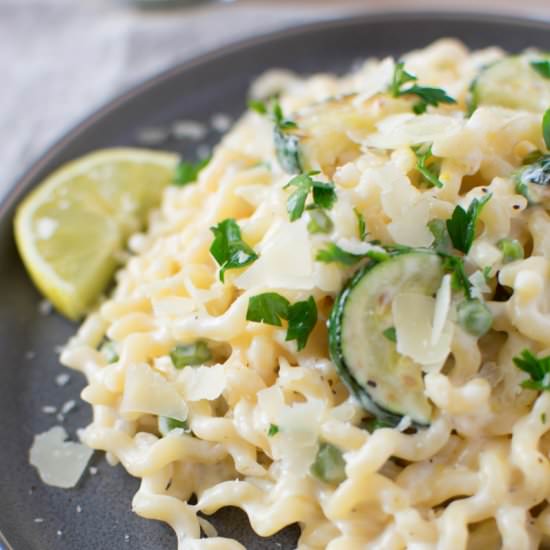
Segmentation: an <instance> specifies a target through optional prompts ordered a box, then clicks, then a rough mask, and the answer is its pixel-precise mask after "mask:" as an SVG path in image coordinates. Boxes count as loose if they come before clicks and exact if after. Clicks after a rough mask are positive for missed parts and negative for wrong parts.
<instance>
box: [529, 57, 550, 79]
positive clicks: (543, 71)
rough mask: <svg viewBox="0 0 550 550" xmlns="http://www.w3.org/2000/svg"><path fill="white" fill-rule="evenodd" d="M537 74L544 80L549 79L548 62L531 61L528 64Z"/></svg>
mask: <svg viewBox="0 0 550 550" xmlns="http://www.w3.org/2000/svg"><path fill="white" fill-rule="evenodd" d="M529 65H531V67H533V69H535V71H537V73H539V74H540V75H541V76H543V77H544V78H550V61H547V60H541V61H531V62H530V63H529Z"/></svg>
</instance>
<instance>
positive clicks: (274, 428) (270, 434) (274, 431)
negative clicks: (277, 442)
mask: <svg viewBox="0 0 550 550" xmlns="http://www.w3.org/2000/svg"><path fill="white" fill-rule="evenodd" d="M278 433H279V426H277V424H270V425H269V428H268V430H267V437H273V436H274V435H277V434H278Z"/></svg>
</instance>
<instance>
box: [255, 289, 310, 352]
mask: <svg viewBox="0 0 550 550" xmlns="http://www.w3.org/2000/svg"><path fill="white" fill-rule="evenodd" d="M246 319H247V321H254V322H256V323H265V324H267V325H273V326H276V327H280V326H281V324H282V323H281V320H282V319H284V320H286V321H288V328H287V332H286V341H287V342H288V341H291V340H296V345H297V346H298V350H301V349H303V348H304V347H305V345H306V343H307V340H308V338H309V335H310V334H311V331H312V330H313V329H314V328H315V325H316V324H317V305H316V304H315V300H314V299H313V296H310V297H309V298H308V299H307V300H304V301H301V302H296V303H294V304H291V303H290V302H289V301H288V300H287V299H286V298H285V297H284V296H281V295H280V294H277V293H276V292H266V293H264V294H257V295H256V296H252V297H251V298H250V300H249V302H248V310H247V312H246Z"/></svg>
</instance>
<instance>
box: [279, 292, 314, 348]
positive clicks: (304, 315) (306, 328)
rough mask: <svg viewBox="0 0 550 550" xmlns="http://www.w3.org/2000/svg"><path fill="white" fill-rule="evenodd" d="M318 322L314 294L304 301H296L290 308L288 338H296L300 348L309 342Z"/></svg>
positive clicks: (289, 339)
mask: <svg viewBox="0 0 550 550" xmlns="http://www.w3.org/2000/svg"><path fill="white" fill-rule="evenodd" d="M316 324H317V305H316V304H315V300H314V299H313V296H310V297H309V298H308V299H307V300H304V301H303V302H296V303H295V304H292V305H291V306H290V307H289V308H288V329H287V331H286V340H287V341H291V340H296V345H297V346H298V350H301V349H303V348H304V347H305V345H306V344H307V339H308V338H309V335H310V334H311V331H312V330H313V329H314V328H315V325H316Z"/></svg>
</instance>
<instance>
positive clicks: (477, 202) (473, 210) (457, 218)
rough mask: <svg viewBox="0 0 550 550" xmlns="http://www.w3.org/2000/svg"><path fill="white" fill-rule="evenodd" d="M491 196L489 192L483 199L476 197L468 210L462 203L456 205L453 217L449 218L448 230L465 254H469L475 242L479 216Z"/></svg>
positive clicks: (455, 243)
mask: <svg viewBox="0 0 550 550" xmlns="http://www.w3.org/2000/svg"><path fill="white" fill-rule="evenodd" d="M491 196H492V195H491V193H488V194H487V195H485V196H484V197H482V198H481V199H474V200H473V201H472V202H471V203H470V206H469V207H468V210H467V211H466V210H464V208H462V206H460V205H459V206H456V207H455V209H454V211H453V215H452V216H451V219H449V220H447V231H448V232H449V236H450V237H451V241H452V243H453V246H454V247H455V248H456V249H457V250H460V251H461V252H464V254H468V251H469V250H470V248H471V246H472V243H473V242H474V237H475V232H476V222H477V218H478V216H479V214H480V212H481V210H482V208H483V207H484V206H485V204H487V201H488V200H489V199H490V198H491Z"/></svg>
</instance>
